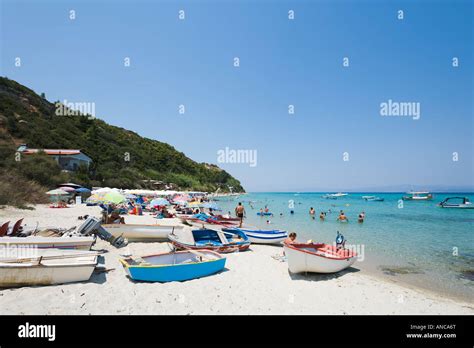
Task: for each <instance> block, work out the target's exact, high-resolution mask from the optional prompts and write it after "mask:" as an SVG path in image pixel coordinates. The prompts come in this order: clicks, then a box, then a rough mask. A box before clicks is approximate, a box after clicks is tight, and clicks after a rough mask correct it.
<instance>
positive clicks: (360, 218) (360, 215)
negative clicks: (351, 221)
mask: <svg viewBox="0 0 474 348" xmlns="http://www.w3.org/2000/svg"><path fill="white" fill-rule="evenodd" d="M364 219H365V212H362V213H360V214H359V219H358V221H359V222H361V223H362V222H364Z"/></svg>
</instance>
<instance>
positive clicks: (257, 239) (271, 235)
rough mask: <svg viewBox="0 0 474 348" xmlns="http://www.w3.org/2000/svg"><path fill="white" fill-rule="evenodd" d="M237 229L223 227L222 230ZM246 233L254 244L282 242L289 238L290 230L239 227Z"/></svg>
mask: <svg viewBox="0 0 474 348" xmlns="http://www.w3.org/2000/svg"><path fill="white" fill-rule="evenodd" d="M233 230H236V229H222V231H233ZM238 230H239V231H242V232H244V233H245V235H246V236H247V237H248V238H249V240H250V242H252V243H253V244H281V242H283V241H284V240H285V239H286V238H288V232H287V231H282V230H249V229H243V228H238Z"/></svg>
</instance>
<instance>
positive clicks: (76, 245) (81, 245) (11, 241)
mask: <svg viewBox="0 0 474 348" xmlns="http://www.w3.org/2000/svg"><path fill="white" fill-rule="evenodd" d="M94 242H95V238H94V237H67V236H63V237H41V236H28V237H0V248H5V247H10V246H14V247H20V248H21V247H29V248H39V249H53V248H54V249H81V250H90V248H91V247H92V245H93V244H94Z"/></svg>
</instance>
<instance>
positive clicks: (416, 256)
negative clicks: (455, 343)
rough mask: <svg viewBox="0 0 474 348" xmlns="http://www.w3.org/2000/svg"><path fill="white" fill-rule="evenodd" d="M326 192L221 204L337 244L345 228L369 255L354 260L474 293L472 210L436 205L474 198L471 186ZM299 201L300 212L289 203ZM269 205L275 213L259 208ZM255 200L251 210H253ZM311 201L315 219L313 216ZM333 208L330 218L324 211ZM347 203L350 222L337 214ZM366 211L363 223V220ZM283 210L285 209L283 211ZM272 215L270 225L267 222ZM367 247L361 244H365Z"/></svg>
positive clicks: (466, 295) (437, 287) (431, 285)
mask: <svg viewBox="0 0 474 348" xmlns="http://www.w3.org/2000/svg"><path fill="white" fill-rule="evenodd" d="M322 195H323V193H251V194H246V195H242V196H240V197H237V198H221V199H219V200H218V205H219V206H220V207H221V208H222V210H223V211H225V212H227V211H231V212H233V211H234V208H235V205H236V204H237V203H238V202H242V203H243V204H244V206H245V208H246V211H247V219H246V223H247V224H250V225H253V226H257V227H260V228H263V229H268V228H270V227H271V228H281V229H285V230H288V231H294V232H296V233H297V235H298V238H297V239H298V240H301V241H306V240H308V239H312V240H313V241H320V242H326V243H332V242H334V240H335V237H336V232H337V231H340V232H341V233H342V234H343V235H344V236H345V237H346V239H347V243H348V244H355V245H358V246H359V248H360V250H361V251H363V253H364V255H363V256H364V259H363V261H360V262H357V263H356V264H355V265H354V267H356V268H360V269H362V270H365V271H368V272H375V273H377V274H378V275H380V276H383V277H387V278H390V279H393V280H397V281H406V282H409V283H412V284H415V285H418V286H422V287H425V288H428V289H430V290H433V291H436V292H441V293H444V294H448V295H453V296H454V297H461V298H463V299H467V300H470V301H473V300H474V296H473V293H474V292H473V290H474V209H465V210H462V209H443V208H439V207H437V206H436V204H437V203H438V202H441V201H442V200H444V199H445V198H446V197H453V196H465V197H469V199H470V201H471V202H474V194H472V193H470V194H469V193H456V194H453V193H450V194H436V193H434V198H433V200H431V201H403V206H400V202H399V200H400V199H401V197H402V196H403V195H404V193H350V194H349V195H348V196H346V197H342V198H339V199H337V200H332V199H325V198H322V197H321V196H322ZM364 195H373V196H378V197H382V198H384V199H385V201H384V202H366V201H365V200H364V199H362V196H364ZM291 201H293V204H294V208H293V210H294V214H293V215H291V214H290V208H289V205H291ZM265 205H267V206H268V208H269V209H270V211H271V212H272V213H274V216H273V217H263V218H262V217H259V216H257V215H256V213H257V212H258V211H260V208H264V206H265ZM252 206H253V209H252ZM310 207H314V208H315V210H316V218H315V219H312V218H311V217H310V215H309V209H310ZM329 209H331V210H332V213H328V214H327V217H326V220H325V221H324V222H321V221H320V220H319V213H320V212H321V211H328V210H329ZM339 210H344V212H345V214H346V216H347V217H348V218H349V223H340V222H337V221H336V218H337V216H338V213H339ZM362 211H364V212H365V215H366V219H365V222H364V223H362V224H360V223H358V222H357V216H358V214H359V213H360V212H362ZM280 213H283V216H280ZM267 220H270V222H271V224H270V225H268V224H267V222H266V221H267ZM361 248H363V249H361Z"/></svg>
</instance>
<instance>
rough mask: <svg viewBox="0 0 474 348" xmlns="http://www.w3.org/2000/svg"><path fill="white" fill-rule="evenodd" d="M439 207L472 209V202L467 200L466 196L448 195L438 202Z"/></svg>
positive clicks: (473, 206)
mask: <svg viewBox="0 0 474 348" xmlns="http://www.w3.org/2000/svg"><path fill="white" fill-rule="evenodd" d="M438 207H441V208H455V209H474V204H472V202H470V201H469V198H467V197H449V198H446V199H445V200H444V201H442V202H440V203H438Z"/></svg>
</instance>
